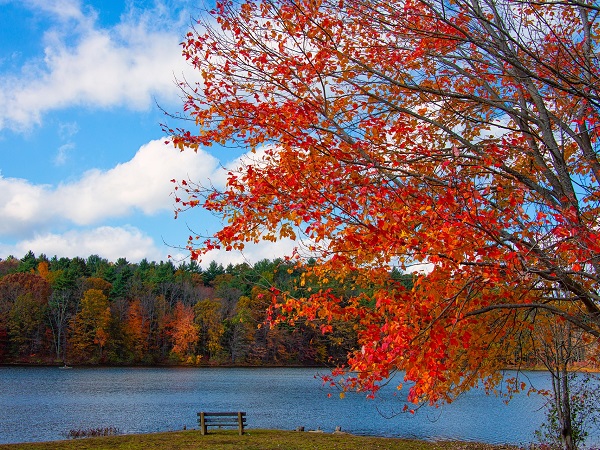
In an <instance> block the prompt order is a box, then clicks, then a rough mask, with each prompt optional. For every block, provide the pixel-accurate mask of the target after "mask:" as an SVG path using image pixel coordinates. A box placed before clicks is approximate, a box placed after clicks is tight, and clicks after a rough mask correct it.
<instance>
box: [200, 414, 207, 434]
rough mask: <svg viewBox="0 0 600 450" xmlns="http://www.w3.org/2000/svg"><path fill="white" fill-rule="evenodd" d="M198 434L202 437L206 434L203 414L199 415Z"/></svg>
mask: <svg viewBox="0 0 600 450" xmlns="http://www.w3.org/2000/svg"><path fill="white" fill-rule="evenodd" d="M200 433H201V434H202V436H204V435H205V434H206V420H205V419H204V413H200Z"/></svg>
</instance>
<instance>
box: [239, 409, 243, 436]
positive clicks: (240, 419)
mask: <svg viewBox="0 0 600 450" xmlns="http://www.w3.org/2000/svg"><path fill="white" fill-rule="evenodd" d="M238 431H239V432H240V436H242V435H243V434H244V421H243V420H242V413H241V412H238Z"/></svg>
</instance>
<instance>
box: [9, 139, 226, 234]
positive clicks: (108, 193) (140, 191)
mask: <svg viewBox="0 0 600 450" xmlns="http://www.w3.org/2000/svg"><path fill="white" fill-rule="evenodd" d="M219 170H220V169H219V166H218V161H217V160H216V159H215V158H214V157H212V156H211V155H209V154H208V153H206V152H203V151H202V150H199V151H198V152H197V153H194V152H191V151H187V152H179V151H178V150H176V149H175V148H174V147H173V146H172V145H165V144H164V141H162V140H156V141H151V142H149V143H148V144H146V145H144V146H142V147H141V148H140V149H139V150H138V152H137V153H136V154H135V156H134V157H133V158H132V159H131V160H130V161H127V162H125V163H122V164H119V165H117V166H116V167H114V168H112V169H110V170H107V171H102V170H98V169H94V170H90V171H88V172H86V173H84V174H83V176H82V177H81V178H80V179H78V180H75V181H72V182H68V183H62V184H60V185H58V186H57V187H54V186H50V185H36V184H32V183H30V182H29V181H27V180H23V179H15V178H2V177H1V176H0V217H2V221H0V236H2V235H3V236H11V237H19V238H23V237H26V236H30V235H31V234H32V233H33V232H43V231H49V230H51V229H55V228H53V227H56V226H61V225H62V226H65V225H67V226H68V225H72V224H76V225H81V226H89V225H93V224H99V223H101V222H102V221H104V220H106V219H109V218H117V217H124V216H127V215H130V214H132V213H134V212H136V211H141V212H142V213H144V214H146V215H152V214H156V213H159V212H164V211H172V210H173V199H172V197H171V195H170V194H171V192H172V190H173V184H172V183H171V182H170V180H171V179H172V178H175V179H177V180H179V179H187V178H192V179H195V180H206V179H209V178H211V177H212V175H213V173H214V172H215V171H219Z"/></svg>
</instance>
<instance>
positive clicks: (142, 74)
mask: <svg viewBox="0 0 600 450" xmlns="http://www.w3.org/2000/svg"><path fill="white" fill-rule="evenodd" d="M26 5H28V6H29V7H32V8H33V7H39V8H40V9H41V10H42V11H45V12H47V13H49V14H54V16H53V17H54V18H55V19H56V18H58V20H59V21H62V22H64V21H68V22H69V24H71V23H74V24H75V25H73V26H71V27H68V28H67V27H64V26H63V27H60V26H59V25H56V26H55V28H51V29H49V30H48V31H47V32H46V34H45V42H46V43H45V49H44V57H43V58H41V57H40V58H38V59H33V60H30V61H29V62H28V63H27V64H26V65H25V66H24V67H22V70H21V72H20V73H13V74H3V75H0V129H2V128H10V129H13V130H16V131H24V130H26V129H28V128H29V127H31V126H32V124H39V123H40V122H41V120H42V116H43V114H44V113H46V112H48V111H51V110H55V109H59V108H65V107H71V106H87V107H93V108H108V107H125V108H129V109H133V110H146V109H149V108H150V107H151V106H152V104H153V102H154V100H155V99H159V100H162V101H167V102H168V101H170V100H175V99H177V94H178V88H177V87H176V85H175V77H176V76H181V74H182V73H183V72H185V71H186V69H187V65H186V63H185V61H184V58H182V57H181V50H180V47H179V42H180V41H181V36H182V34H183V27H182V26H181V24H180V23H179V22H180V20H179V19H172V22H171V24H172V27H170V28H169V27H166V26H162V27H161V26H159V24H158V22H159V21H157V20H155V21H154V22H151V21H150V20H148V19H147V18H146V17H147V16H140V15H133V14H130V15H128V16H126V17H124V19H123V20H124V21H123V22H121V23H119V24H118V25H116V26H114V27H113V28H110V29H106V28H101V27H99V26H97V24H96V20H95V13H94V12H93V11H92V10H89V9H87V10H86V11H85V12H84V11H83V10H82V9H81V5H80V4H79V2H75V1H69V0H56V1H51V2H48V3H46V2H39V1H29V2H26ZM40 5H44V6H43V7H42V6H40ZM155 19H156V18H155ZM159 19H160V20H166V19H165V18H164V16H161V17H159ZM65 30H67V31H65ZM72 41H75V42H74V43H73V42H72Z"/></svg>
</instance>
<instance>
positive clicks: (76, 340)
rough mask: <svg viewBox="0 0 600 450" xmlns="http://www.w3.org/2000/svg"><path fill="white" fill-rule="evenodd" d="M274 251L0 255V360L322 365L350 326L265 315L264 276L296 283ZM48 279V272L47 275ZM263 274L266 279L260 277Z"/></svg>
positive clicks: (283, 285) (350, 336)
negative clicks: (202, 261)
mask: <svg viewBox="0 0 600 450" xmlns="http://www.w3.org/2000/svg"><path fill="white" fill-rule="evenodd" d="M300 273H301V270H298V269H295V268H294V267H293V264H290V263H288V262H285V261H282V260H275V261H268V260H263V261H259V262H257V263H255V264H254V265H252V266H250V265H248V264H239V265H235V266H234V265H229V266H227V267H226V268H224V267H223V266H222V265H219V264H217V263H214V262H213V263H211V264H209V265H208V267H207V268H205V269H202V268H201V267H200V266H199V265H198V264H195V263H193V262H192V263H189V264H188V263H187V262H186V261H183V262H181V263H180V264H179V265H178V266H177V267H176V266H175V265H174V264H173V263H172V262H171V261H169V262H160V263H155V262H148V261H146V260H143V261H141V262H139V263H130V262H127V261H126V260H125V259H123V258H121V259H119V260H118V261H117V262H116V263H114V262H109V261H107V260H105V259H103V258H99V257H98V256H97V255H92V256H90V257H89V258H87V260H84V259H82V258H73V259H69V258H57V257H53V258H51V259H48V258H47V257H46V256H44V255H40V256H39V257H36V256H35V255H34V254H33V253H32V252H29V253H28V254H27V255H26V256H25V257H24V258H22V259H21V260H19V259H16V258H8V259H6V260H0V364H8V363H11V364H14V363H22V364H65V363H66V364H69V365H78V364H86V365H88V364H108V365H123V364H126V365H139V364H143V365H154V364H160V365H165V364H167V365H169V364H171V365H173V364H177V365H178V364H189V365H203V366H204V365H210V366H214V365H221V366H232V365H243V366H260V365H269V366H273V365H278V366H288V365H292V366H298V365H323V364H332V361H343V360H344V357H345V352H344V351H340V350H339V347H340V344H343V345H344V346H345V347H346V348H350V347H352V346H353V343H354V332H353V330H352V329H346V330H345V331H344V333H339V334H338V335H336V336H333V335H322V334H321V333H320V331H319V330H318V329H317V330H315V329H313V327H311V326H308V325H306V324H302V323H298V324H297V325H296V326H289V325H287V324H278V325H277V324H273V323H270V322H269V320H268V313H267V309H268V306H269V304H270V299H271V296H270V293H269V290H268V288H269V285H274V286H278V288H279V289H281V290H285V291H289V290H294V289H295V287H294V283H293V280H294V278H296V277H297V276H299V275H300ZM48 280H50V281H48ZM261 280H268V284H265V283H263V282H262V281H261Z"/></svg>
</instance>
